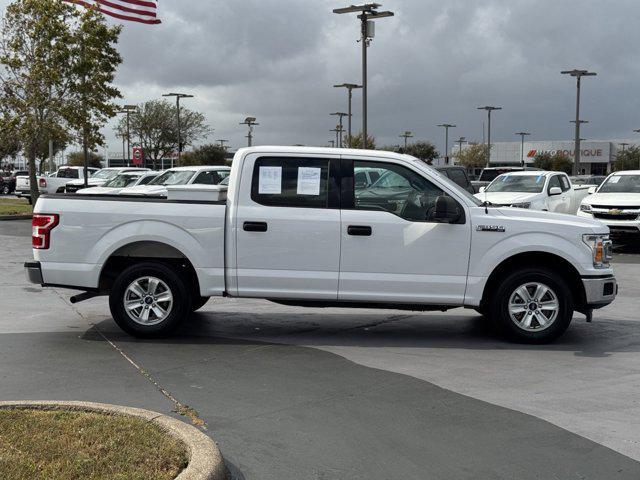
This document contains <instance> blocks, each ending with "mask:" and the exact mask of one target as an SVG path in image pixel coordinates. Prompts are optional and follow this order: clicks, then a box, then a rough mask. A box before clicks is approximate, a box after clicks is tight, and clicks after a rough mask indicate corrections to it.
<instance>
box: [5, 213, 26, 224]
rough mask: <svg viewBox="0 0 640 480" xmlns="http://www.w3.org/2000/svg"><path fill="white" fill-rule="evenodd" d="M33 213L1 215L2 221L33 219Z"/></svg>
mask: <svg viewBox="0 0 640 480" xmlns="http://www.w3.org/2000/svg"><path fill="white" fill-rule="evenodd" d="M31 217H32V215H31V214H26V215H0V222H8V221H10V220H31Z"/></svg>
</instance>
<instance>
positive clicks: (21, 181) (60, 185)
mask: <svg viewBox="0 0 640 480" xmlns="http://www.w3.org/2000/svg"><path fill="white" fill-rule="evenodd" d="M98 170H100V169H99V168H94V167H89V176H91V175H93V174H94V173H96V172H97V171H98ZM36 180H37V182H38V190H39V191H40V193H41V194H44V193H62V192H64V189H65V185H66V184H67V183H68V182H70V181H72V180H81V181H82V182H83V183H84V167H69V166H63V167H60V168H58V170H57V171H56V172H55V173H54V174H52V175H49V176H44V175H38V176H37V177H36ZM30 185H31V183H30V181H29V177H28V176H20V177H17V179H16V195H17V196H18V197H24V198H29V199H30V198H31V188H30Z"/></svg>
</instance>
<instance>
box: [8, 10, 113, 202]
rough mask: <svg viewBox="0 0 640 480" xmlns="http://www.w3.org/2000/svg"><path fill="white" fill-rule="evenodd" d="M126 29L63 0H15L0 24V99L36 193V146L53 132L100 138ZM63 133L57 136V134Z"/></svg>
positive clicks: (90, 140)
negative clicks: (20, 147)
mask: <svg viewBox="0 0 640 480" xmlns="http://www.w3.org/2000/svg"><path fill="white" fill-rule="evenodd" d="M120 29H121V27H109V26H108V25H107V24H106V22H105V20H104V17H103V15H102V14H101V13H99V12H98V11H97V10H95V9H92V8H87V9H79V8H77V7H75V6H73V5H71V4H69V3H66V2H61V1H59V0H16V1H14V2H13V3H11V4H10V5H9V6H8V7H7V9H6V15H5V17H4V22H3V24H2V27H1V29H0V65H1V66H2V67H3V68H2V69H0V82H1V83H2V90H1V91H0V104H3V106H4V108H5V109H6V112H8V114H7V115H6V116H4V117H3V119H2V121H3V124H2V125H0V130H3V129H4V128H5V125H6V124H7V123H8V124H10V125H12V127H13V128H15V132H16V138H17V139H18V141H19V143H20V144H21V146H22V149H23V151H24V152H25V155H26V156H27V159H28V161H29V171H30V177H31V197H32V199H33V200H34V201H35V200H36V199H37V198H38V186H37V182H36V179H35V174H36V168H35V167H36V159H37V156H38V150H39V146H41V145H43V143H45V142H47V141H48V139H49V137H50V136H51V135H52V132H53V133H55V134H56V135H58V134H59V133H60V132H65V131H72V132H74V134H75V135H76V137H77V138H81V139H82V142H83V143H84V145H85V147H86V148H92V147H93V146H95V145H96V144H97V143H101V142H102V140H103V139H102V136H101V135H100V132H99V130H100V127H101V126H102V125H103V124H104V122H105V120H106V119H107V118H108V117H110V116H113V114H114V113H115V109H116V106H115V105H114V104H112V103H111V100H112V99H113V98H114V97H118V96H119V92H118V90H117V89H116V88H115V87H113V86H112V84H111V83H112V81H113V78H114V74H115V69H116V67H117V65H118V64H119V63H120V62H121V58H120V55H119V54H118V52H117V50H116V49H115V44H116V43H117V40H118V36H119V34H120ZM57 138H59V137H57Z"/></svg>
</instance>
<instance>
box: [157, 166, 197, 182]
mask: <svg viewBox="0 0 640 480" xmlns="http://www.w3.org/2000/svg"><path fill="white" fill-rule="evenodd" d="M195 173H196V172H194V171H193V170H173V171H171V170H167V171H166V172H164V173H163V174H162V175H159V176H158V177H156V178H154V179H153V180H151V181H150V182H149V185H186V184H187V183H189V180H191V178H193V176H194V175H195Z"/></svg>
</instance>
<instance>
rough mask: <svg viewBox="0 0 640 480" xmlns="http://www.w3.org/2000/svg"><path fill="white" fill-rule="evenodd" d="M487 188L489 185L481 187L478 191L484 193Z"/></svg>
mask: <svg viewBox="0 0 640 480" xmlns="http://www.w3.org/2000/svg"><path fill="white" fill-rule="evenodd" d="M486 189H487V187H480V188H479V189H478V193H483V192H484V191H485V190H486Z"/></svg>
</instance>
